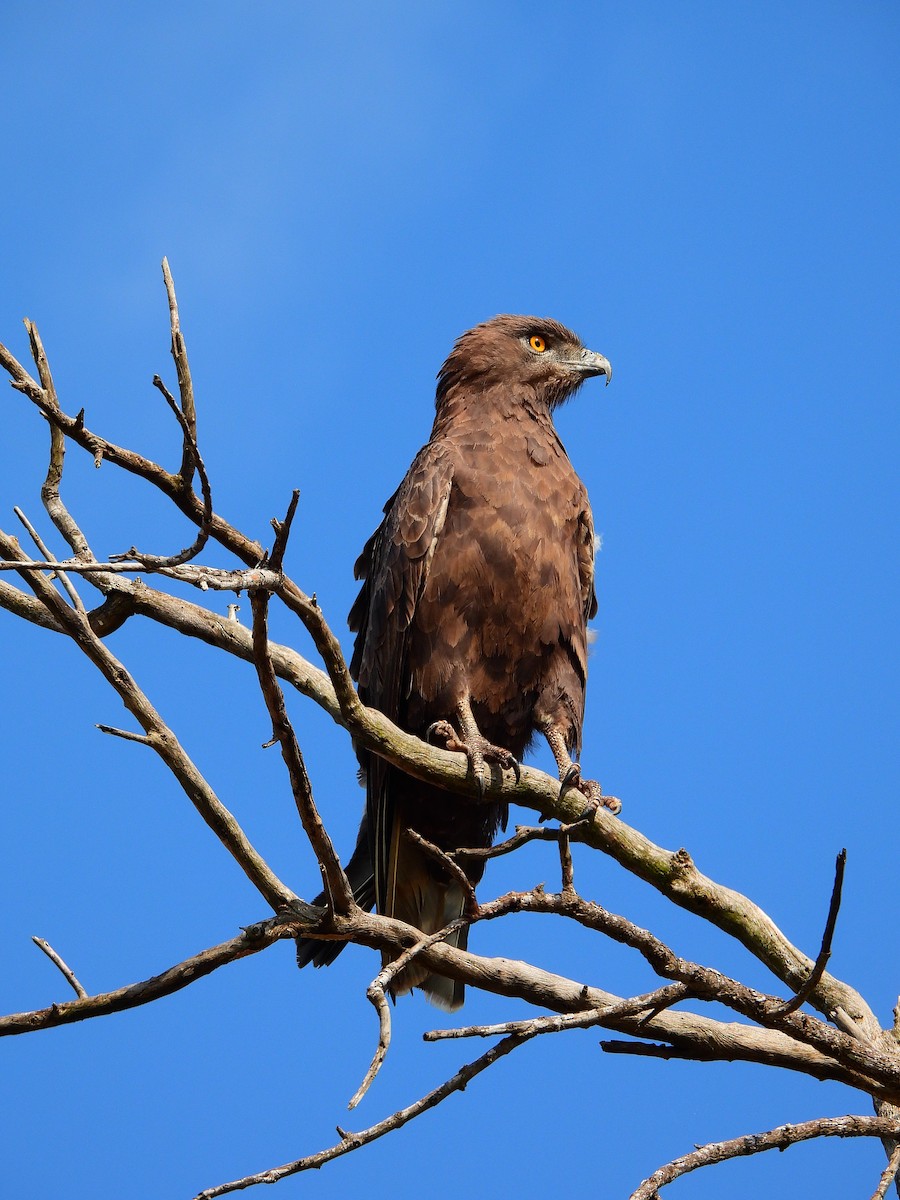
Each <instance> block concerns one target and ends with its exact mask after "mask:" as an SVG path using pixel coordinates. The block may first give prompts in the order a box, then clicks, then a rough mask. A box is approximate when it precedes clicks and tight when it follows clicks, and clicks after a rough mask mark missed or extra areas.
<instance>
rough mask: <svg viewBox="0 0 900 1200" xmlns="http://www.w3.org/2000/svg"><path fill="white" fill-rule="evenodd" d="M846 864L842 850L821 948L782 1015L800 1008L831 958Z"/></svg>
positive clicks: (835, 866)
mask: <svg viewBox="0 0 900 1200" xmlns="http://www.w3.org/2000/svg"><path fill="white" fill-rule="evenodd" d="M846 863H847V851H846V850H842V851H841V852H840V854H839V855H838V856H837V859H836V861H835V864H834V887H833V888H832V892H831V904H830V905H829V908H828V917H827V919H826V921H825V931H824V933H823V934H822V947H821V949H820V950H819V954H818V957H817V958H816V962H815V965H814V966H813V969H812V970H811V971H810V973H809V978H808V979H807V980H806V982H805V983H804V984H803V986H802V987H801V988H800V990H799V991H798V992H797V994H796V995H795V996H794V998H793V1000H789V1001H788V1003H787V1004H785V1006H784V1008H783V1009H782V1010H781V1012H782V1014H783V1015H786V1014H787V1013H792V1012H796V1011H797V1009H799V1008H802V1006H803V1005H804V1004H805V1003H806V1001H807V1000H808V999H809V997H810V996H811V995H812V993H813V992H814V991H815V988H816V985H817V984H818V982H819V980H820V979H821V978H822V976H823V974H824V973H825V967H826V966H827V965H828V960H829V958H831V942H832V939H833V937H834V927H835V925H836V924H837V915H838V912H839V910H840V907H841V887H842V885H843V882H844V867H845V866H846Z"/></svg>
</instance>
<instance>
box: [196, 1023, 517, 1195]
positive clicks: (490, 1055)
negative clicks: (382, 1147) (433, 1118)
mask: <svg viewBox="0 0 900 1200" xmlns="http://www.w3.org/2000/svg"><path fill="white" fill-rule="evenodd" d="M521 1044H522V1042H521V1039H520V1038H514V1037H509V1038H504V1039H503V1041H502V1042H498V1043H497V1045H496V1046H492V1047H491V1048H490V1050H488V1051H486V1053H484V1054H482V1055H481V1057H480V1058H476V1059H475V1061H474V1062H470V1063H467V1064H466V1065H465V1066H464V1067H460V1069H459V1070H458V1071H457V1072H456V1074H455V1075H454V1076H453V1077H452V1078H451V1079H448V1080H447V1081H446V1082H445V1083H442V1084H441V1085H440V1087H437V1088H435V1089H434V1090H433V1091H431V1092H429V1093H428V1095H427V1096H423V1097H422V1098H421V1099H420V1100H417V1101H416V1102H415V1103H414V1104H410V1105H409V1106H408V1107H407V1108H401V1109H400V1110H399V1111H398V1112H395V1113H393V1114H392V1115H391V1116H389V1117H386V1118H385V1119H384V1120H383V1121H379V1122H378V1123H377V1124H375V1125H370V1126H369V1128H368V1129H364V1130H362V1131H360V1132H359V1133H348V1132H346V1131H344V1130H341V1129H339V1130H338V1132H339V1133H340V1135H341V1140H340V1142H338V1143H337V1145H335V1146H331V1147H329V1148H328V1149H327V1150H320V1151H319V1152H318V1153H317V1154H310V1155H307V1157H305V1158H298V1159H296V1160H295V1161H294V1162H290V1163H285V1165H284V1166H282V1167H273V1168H271V1169H270V1170H268V1171H261V1172H260V1173H259V1174H257V1175H246V1176H244V1178H243V1179H235V1180H232V1181H231V1182H230V1183H220V1184H219V1185H218V1187H211V1188H207V1189H206V1190H205V1191H202V1192H200V1193H199V1195H198V1196H197V1197H196V1200H215V1198H216V1197H217V1196H225V1195H227V1194H228V1193H229V1192H238V1191H242V1190H243V1189H244V1188H248V1187H254V1186H255V1185H256V1184H258V1183H277V1182H278V1180H279V1179H284V1178H285V1177H286V1176H287V1175H297V1174H299V1172H301V1171H310V1170H318V1168H319V1167H323V1166H324V1165H325V1163H327V1162H331V1161H332V1160H333V1159H335V1158H340V1157H341V1156H342V1155H344V1154H349V1153H350V1152H351V1151H353V1150H357V1149H359V1147H360V1146H366V1145H368V1144H369V1143H370V1142H374V1141H376V1140H377V1139H378V1138H380V1137H384V1135H385V1134H386V1133H391V1132H392V1131H393V1130H394V1129H402V1127H403V1126H404V1125H406V1124H408V1123H409V1122H410V1121H412V1120H413V1119H414V1118H415V1117H418V1116H419V1115H420V1114H421V1113H423V1112H427V1111H428V1109H430V1108H434V1107H435V1106H436V1105H438V1104H440V1103H441V1101H442V1100H446V1098H447V1097H448V1096H451V1095H452V1094H453V1093H454V1092H461V1091H464V1090H465V1088H466V1086H467V1085H468V1084H469V1083H470V1082H471V1080H473V1079H474V1078H475V1077H476V1076H477V1075H480V1074H481V1073H482V1071H485V1070H487V1068H488V1067H490V1066H492V1065H493V1064H494V1063H495V1062H496V1061H497V1060H498V1059H500V1058H503V1057H504V1056H505V1055H507V1054H509V1053H510V1051H512V1050H515V1049H516V1048H517V1047H518V1046H520V1045H521Z"/></svg>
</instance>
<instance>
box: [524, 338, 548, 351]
mask: <svg viewBox="0 0 900 1200" xmlns="http://www.w3.org/2000/svg"><path fill="white" fill-rule="evenodd" d="M528 345H529V346H530V347H531V348H532V350H536V351H537V352H538V354H543V353H544V351H545V350H546V349H547V343H546V342H545V341H544V339H543V338H542V337H538V335H537V334H536V333H534V334H532V336H531V337H530V338H529V339H528Z"/></svg>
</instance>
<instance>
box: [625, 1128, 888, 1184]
mask: <svg viewBox="0 0 900 1200" xmlns="http://www.w3.org/2000/svg"><path fill="white" fill-rule="evenodd" d="M898 1135H900V1121H894V1120H891V1119H889V1118H886V1117H856V1116H847V1117H817V1118H816V1119H815V1120H814V1121H803V1122H802V1123H801V1124H799V1125H781V1126H779V1127H778V1129H770V1130H767V1131H766V1132H765V1133H748V1134H746V1135H745V1136H744V1137H738V1138H733V1139H732V1140H731V1141H728V1142H710V1143H709V1145H707V1146H700V1147H698V1148H697V1149H696V1150H693V1151H692V1152H691V1153H690V1154H685V1155H684V1157H682V1158H676V1159H675V1160H674V1162H670V1163H667V1164H666V1166H664V1167H660V1168H659V1170H658V1171H654V1172H653V1174H652V1175H651V1176H650V1177H649V1178H648V1179H645V1180H644V1182H643V1183H642V1184H641V1185H640V1187H638V1188H636V1189H635V1190H634V1191H633V1192H632V1193H631V1196H630V1197H629V1200H656V1197H657V1194H658V1192H659V1190H660V1188H663V1187H665V1186H666V1184H669V1183H672V1181H673V1180H675V1179H679V1178H680V1177H681V1176H682V1175H687V1174H688V1173H689V1172H691V1171H696V1170H697V1169H698V1167H707V1166H711V1165H712V1164H714V1163H720V1162H725V1161H726V1160H727V1159H729V1158H740V1157H742V1156H745V1155H748V1154H761V1153H763V1152H764V1151H766V1150H787V1148H788V1146H795V1145H796V1144H797V1142H808V1141H809V1140H810V1139H811V1138H820V1137H877V1138H882V1137H897V1136H898Z"/></svg>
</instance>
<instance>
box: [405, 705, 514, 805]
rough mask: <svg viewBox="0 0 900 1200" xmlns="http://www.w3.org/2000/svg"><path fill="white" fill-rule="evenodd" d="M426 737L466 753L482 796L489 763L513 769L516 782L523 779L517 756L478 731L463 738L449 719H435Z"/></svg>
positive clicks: (446, 748)
mask: <svg viewBox="0 0 900 1200" xmlns="http://www.w3.org/2000/svg"><path fill="white" fill-rule="evenodd" d="M425 738H426V740H427V741H429V742H436V741H438V740H439V741H440V742H441V744H442V745H443V747H444V749H445V750H457V751H459V752H460V753H462V754H465V756H466V758H467V759H468V760H469V765H470V766H471V768H472V774H473V775H474V776H475V781H476V783H477V784H478V794H479V795H480V796H484V790H485V776H484V768H485V764H487V763H496V764H497V766H498V767H500V768H502V769H503V770H505V771H512V772H513V773H514V775H515V777H516V783H518V782H519V780H520V779H521V775H522V769H521V767H520V766H519V761H518V759H517V758H516V756H515V755H514V754H513V753H512V752H511V751H510V750H507V749H505V748H504V747H503V746H495V745H494V743H493V742H489V741H488V739H487V738H486V737H483V736H482V735H481V734H480V733H478V732H477V731H476V732H475V733H472V734H470V735H469V737H468V738H462V737H460V736H459V734H458V733H457V732H456V730H455V729H454V728H453V726H452V725H451V724H450V722H449V721H435V722H434V723H433V724H432V725H429V726H428V729H427V730H426V732H425Z"/></svg>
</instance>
